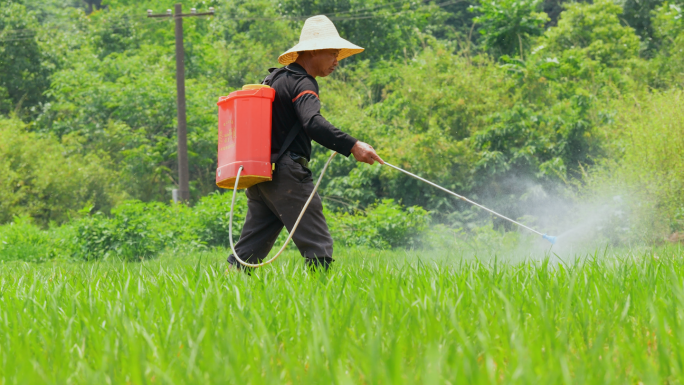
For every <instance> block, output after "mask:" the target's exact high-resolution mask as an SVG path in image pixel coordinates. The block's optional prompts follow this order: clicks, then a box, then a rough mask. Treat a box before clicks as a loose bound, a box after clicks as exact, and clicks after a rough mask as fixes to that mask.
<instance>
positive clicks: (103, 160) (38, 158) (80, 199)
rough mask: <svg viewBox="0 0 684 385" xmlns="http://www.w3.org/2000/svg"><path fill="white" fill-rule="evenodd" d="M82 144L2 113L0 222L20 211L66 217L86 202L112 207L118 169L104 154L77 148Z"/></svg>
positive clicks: (42, 217)
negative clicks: (30, 127) (111, 166)
mask: <svg viewBox="0 0 684 385" xmlns="http://www.w3.org/2000/svg"><path fill="white" fill-rule="evenodd" d="M78 146H79V143H67V142H64V141H59V140H58V139H56V138H55V137H53V136H51V135H39V134H37V133H34V132H29V131H28V130H27V129H26V125H25V124H24V123H22V122H21V121H18V120H15V119H0V223H4V222H7V221H9V220H11V219H12V217H13V216H22V215H28V216H31V217H32V218H34V219H35V220H36V222H37V223H38V224H40V225H42V226H47V225H48V224H49V223H50V222H51V221H54V222H57V223H62V222H65V221H67V220H68V219H69V217H70V216H72V215H74V214H76V213H77V211H78V210H80V209H81V208H82V207H83V205H84V204H91V205H94V206H95V208H96V209H97V210H102V211H107V210H109V208H110V207H111V206H112V204H113V203H114V202H116V200H117V199H118V196H119V190H118V185H117V181H116V172H114V171H111V170H108V169H107V168H106V167H105V166H104V165H105V164H107V161H108V158H107V156H106V155H102V154H99V153H91V154H88V155H85V156H83V155H80V154H77V153H74V150H75V148H76V147H78Z"/></svg>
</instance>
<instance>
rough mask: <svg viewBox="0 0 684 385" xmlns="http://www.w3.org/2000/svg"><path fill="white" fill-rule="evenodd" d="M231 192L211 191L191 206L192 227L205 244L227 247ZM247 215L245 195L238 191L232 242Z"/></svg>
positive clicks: (235, 238) (234, 240)
mask: <svg viewBox="0 0 684 385" xmlns="http://www.w3.org/2000/svg"><path fill="white" fill-rule="evenodd" d="M231 199H232V193H230V192H229V193H226V194H220V193H213V194H209V195H207V196H205V197H204V198H202V199H200V201H199V203H197V205H195V207H193V208H192V212H193V220H194V224H193V226H194V229H195V233H196V234H197V236H198V238H199V240H200V241H201V242H202V243H203V244H206V245H207V246H222V247H229V246H230V243H229V241H228V238H229V236H228V221H229V220H230V201H231ZM246 215H247V196H246V195H245V194H244V193H238V194H237V197H236V200H235V214H234V216H233V242H237V241H238V239H239V238H240V232H242V225H243V224H244V222H245V216H246Z"/></svg>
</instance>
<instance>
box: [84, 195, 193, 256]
mask: <svg viewBox="0 0 684 385" xmlns="http://www.w3.org/2000/svg"><path fill="white" fill-rule="evenodd" d="M191 224H192V214H191V209H190V208H189V207H187V206H185V205H170V206H169V205H165V204H163V203H159V202H154V203H143V202H138V201H129V202H125V203H123V204H122V205H120V206H118V207H116V208H115V209H113V210H112V215H111V217H107V216H105V215H104V214H102V213H100V212H98V213H96V214H95V215H92V216H88V217H85V218H83V219H81V220H79V221H78V223H77V225H76V242H75V243H76V247H75V252H74V256H75V257H78V258H82V259H86V260H91V259H100V258H109V257H118V258H122V259H124V260H136V259H143V258H150V257H153V256H155V255H156V254H157V253H159V252H160V251H162V250H164V249H165V248H167V247H174V246H177V245H191V246H197V245H199V244H200V243H199V242H198V240H197V239H196V237H195V236H194V234H193V231H192V230H193V229H192V227H191V226H187V225H191Z"/></svg>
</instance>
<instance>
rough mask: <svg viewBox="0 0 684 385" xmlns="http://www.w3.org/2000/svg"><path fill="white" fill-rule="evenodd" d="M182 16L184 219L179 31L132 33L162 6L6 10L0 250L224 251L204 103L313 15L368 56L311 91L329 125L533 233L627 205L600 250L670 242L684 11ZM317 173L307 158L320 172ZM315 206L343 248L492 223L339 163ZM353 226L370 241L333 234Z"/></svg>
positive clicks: (482, 5)
mask: <svg viewBox="0 0 684 385" xmlns="http://www.w3.org/2000/svg"><path fill="white" fill-rule="evenodd" d="M183 6H184V9H186V10H187V9H189V8H191V7H196V8H198V9H199V10H205V9H206V8H208V7H209V6H213V7H214V8H215V9H216V16H215V17H211V18H189V19H185V20H184V26H185V47H186V57H185V63H186V76H187V97H188V100H187V103H188V129H189V134H188V138H189V148H190V154H189V155H190V169H191V189H192V191H191V195H192V202H191V206H192V207H171V206H169V205H168V203H167V202H168V201H169V200H170V190H171V189H172V188H174V187H175V185H176V182H177V180H176V163H175V162H176V153H175V151H176V138H175V116H176V115H175V82H174V76H175V61H174V45H173V42H174V40H173V24H172V22H171V21H169V20H166V19H148V18H146V17H145V14H146V10H147V9H152V10H154V11H155V12H164V11H165V10H166V9H167V8H171V7H172V3H171V2H162V1H156V0H155V1H142V2H141V1H136V2H134V1H128V0H105V1H102V2H86V3H81V2H78V1H73V2H71V3H70V2H58V1H56V0H51V1H47V2H36V1H33V0H13V1H5V2H4V3H2V7H0V223H4V224H5V226H3V227H1V229H2V230H0V236H4V237H5V238H7V237H9V236H10V235H7V234H10V233H11V231H10V230H7V229H11V228H12V227H11V226H38V227H39V228H42V229H47V228H52V230H50V231H48V232H45V233H44V234H43V235H42V237H43V238H42V239H44V240H45V242H48V243H49V244H53V242H51V241H50V240H49V239H51V238H50V237H55V236H56V237H60V236H62V238H60V239H67V238H68V239H70V240H69V241H65V242H67V243H69V244H70V245H72V246H73V245H79V246H77V247H76V246H73V247H75V248H74V249H70V250H72V251H70V252H69V253H70V254H72V255H79V256H82V257H84V258H91V257H94V256H102V255H104V254H106V253H107V251H105V250H118V251H116V252H117V253H123V254H126V255H134V254H136V253H140V255H148V254H149V253H151V252H150V250H148V249H147V248H152V249H154V250H157V249H158V248H163V247H166V246H165V245H167V246H168V242H167V241H165V240H164V239H165V238H164V237H166V235H163V232H161V230H159V231H158V229H161V228H167V227H168V228H170V229H174V228H176V227H177V228H178V229H181V228H182V229H183V230H169V231H171V232H173V231H178V234H176V233H174V234H173V235H170V237H171V238H173V239H174V241H173V242H179V241H183V242H185V244H197V245H219V244H222V242H223V243H225V242H224V241H225V236H224V235H221V236H218V235H207V234H206V232H211V231H214V230H209V228H210V227H211V226H213V225H210V224H209V222H211V220H209V219H206V218H208V217H211V216H212V215H220V213H223V212H225V208H221V207H220V205H221V204H223V203H224V202H225V199H223V200H221V199H222V198H219V197H218V196H215V195H210V194H212V193H214V192H215V191H216V187H215V185H214V170H215V166H216V123H217V122H216V108H215V102H216V100H217V99H218V96H219V95H226V94H228V93H229V92H231V91H232V90H234V89H236V88H238V87H241V86H242V85H243V84H245V83H255V82H259V81H260V80H261V79H262V78H263V77H264V76H265V74H266V69H267V68H268V67H270V66H274V65H276V64H277V62H276V59H277V56H278V55H279V54H280V53H282V52H283V51H284V50H286V49H287V48H289V47H290V46H291V45H292V44H293V43H294V42H296V41H297V39H298V33H299V30H300V28H301V25H302V21H303V20H304V19H305V18H306V17H307V16H309V15H314V14H321V13H322V14H327V15H328V16H329V17H330V18H331V19H333V20H334V21H335V24H336V25H337V27H338V29H339V31H340V33H341V35H342V36H344V37H346V38H348V39H349V40H351V41H353V42H355V43H357V44H359V45H361V46H363V47H366V51H365V52H364V53H363V54H360V55H357V56H354V57H352V58H349V59H345V60H344V61H343V62H342V68H341V69H340V70H339V71H338V72H337V73H336V74H334V75H333V76H332V77H330V78H326V79H319V80H320V84H321V98H322V101H323V113H324V115H325V116H326V117H327V118H328V119H329V120H331V121H332V122H333V123H334V124H335V125H337V126H338V127H340V128H341V129H343V130H345V131H347V132H349V133H351V134H352V135H355V136H356V137H358V138H359V139H362V140H365V141H368V142H371V143H373V145H374V146H375V147H376V148H377V149H379V152H380V154H381V156H383V157H384V158H385V159H387V160H388V161H390V162H392V163H394V164H397V165H399V166H401V167H404V168H407V169H409V170H411V171H413V172H416V173H418V174H420V175H423V176H425V177H427V178H429V179H431V180H434V181H435V182H436V183H439V184H441V185H444V186H446V187H447V188H450V189H453V190H456V191H458V192H460V193H463V194H465V195H467V196H469V197H472V198H474V199H476V200H478V201H480V202H482V203H483V204H485V205H489V206H491V207H492V208H494V209H496V210H499V211H501V212H503V213H504V214H506V215H508V216H512V217H514V218H520V219H522V220H525V221H527V223H530V224H538V223H542V222H543V220H544V218H553V220H552V222H553V223H559V222H558V220H557V219H558V218H563V217H571V216H572V215H571V214H573V212H574V209H573V206H572V205H570V204H564V205H560V204H559V203H558V202H559V201H560V200H563V201H571V202H577V201H591V200H600V199H599V198H602V197H610V198H611V199H613V198H614V197H616V196H620V197H622V198H621V199H622V202H624V203H623V206H622V207H621V209H622V210H623V211H624V212H626V213H627V214H626V215H627V217H628V218H627V219H624V221H625V222H626V223H629V226H625V227H624V228H625V231H624V232H623V233H622V234H613V233H610V234H608V233H607V234H606V236H607V237H608V238H610V239H611V240H613V241H615V242H624V241H626V240H634V239H636V238H635V236H638V239H639V240H642V241H646V242H652V241H654V240H662V239H664V238H667V237H670V238H671V237H675V238H676V237H677V236H678V235H677V234H679V233H680V232H682V231H684V193H682V191H684V189H682V187H683V186H684V172H683V171H684V157H683V155H682V154H684V151H682V150H683V149H684V148H683V147H684V142H682V138H683V137H684V120H683V119H684V114H683V113H682V103H681V95H682V94H681V91H682V86H683V85H684V56H683V55H684V54H683V52H684V24H683V23H684V18H682V6H683V3H682V2H681V0H672V1H661V0H651V1H646V2H637V1H631V0H627V1H623V2H620V3H614V2H611V1H606V0H599V1H594V2H565V1H560V0H545V1H534V0H523V1H514V0H501V1H496V2H487V1H478V0H463V1H447V0H445V1H434V2H428V1H386V0H372V1H361V0H320V1H317V0H315V1H309V0H306V1H304V0H284V1H280V2H276V1H271V0H258V1H238V0H228V1H221V2H218V1H204V2H183ZM325 157H327V150H325V149H323V148H322V147H316V148H315V150H314V159H313V168H314V172H315V173H317V172H318V171H319V167H321V166H322V163H323V162H322V161H323V159H324V158H325ZM321 195H322V196H323V197H324V199H325V201H326V204H327V207H328V209H329V216H330V217H331V218H332V220H331V228H333V231H334V232H336V234H337V238H338V240H340V241H341V242H342V243H343V244H363V245H370V243H369V242H371V241H369V240H368V239H378V241H377V242H378V243H376V244H374V246H377V247H389V246H406V245H416V243H415V242H417V241H415V240H409V241H406V242H404V241H401V242H400V241H397V239H401V238H402V237H404V235H405V234H408V233H412V234H413V233H415V231H417V230H418V229H424V228H425V227H426V225H425V224H426V223H427V219H426V218H427V214H424V211H421V210H422V209H418V208H412V209H411V210H412V211H410V212H411V213H420V215H418V214H416V215H418V216H417V217H416V221H414V222H410V221H409V222H407V223H410V224H408V225H406V226H404V227H405V228H406V229H407V230H398V232H392V231H394V230H392V231H389V230H387V231H385V230H382V228H386V229H392V228H393V226H396V225H395V223H396V222H401V221H403V217H404V215H407V214H405V213H408V212H409V211H406V209H402V208H400V207H414V206H420V207H422V208H423V209H424V210H427V211H429V212H431V215H430V216H431V220H432V222H433V223H439V224H442V225H443V226H445V228H447V229H452V231H455V232H458V231H460V230H458V229H465V230H466V231H472V229H474V228H477V227H480V226H482V225H483V224H486V223H488V222H490V221H491V218H490V217H489V216H486V215H484V214H482V213H480V212H477V211H473V210H472V208H471V207H468V206H464V205H463V204H462V202H458V201H455V200H453V199H451V198H449V197H448V196H446V195H444V194H442V193H439V192H437V191H435V190H434V189H432V188H430V187H429V186H426V185H422V184H420V182H418V181H415V180H412V179H409V178H407V177H406V176H404V175H401V174H398V173H396V172H394V171H392V170H390V169H386V168H382V167H379V166H367V165H363V164H358V163H356V162H354V161H353V160H336V161H335V164H334V165H333V167H331V169H330V174H329V176H327V177H326V178H325V180H324V185H323V188H322V192H321ZM388 199H390V200H392V201H388ZM383 202H384V203H383ZM397 204H399V205H400V206H398V205H397ZM84 208H85V210H84ZM385 208H388V209H387V210H390V211H386V210H385ZM383 210H384V211H383ZM392 210H399V211H398V212H395V211H392ZM402 210H403V211H402ZM415 210H418V211H415ZM98 213H101V214H98ZM149 213H154V214H149ZM183 215H189V216H190V217H192V218H193V219H189V218H190V217H187V218H186V217H183ZM373 215H375V216H376V217H373ZM409 215H413V214H409ZM179 216H180V217H179ZM419 217H420V218H421V219H419ZM126 218H128V219H126ZM173 218H176V219H173ZM178 218H182V219H178ZM201 218H205V219H201ZM350 218H355V219H353V220H352V219H350ZM360 218H369V219H367V221H368V224H367V225H364V224H362V222H363V220H362V219H360ZM154 221H161V222H160V223H157V224H152V222H154ZM173 221H177V223H179V224H178V225H177V226H176V225H173V223H174V222H173ZM202 221H205V222H202ZM207 221H208V222H207ZM213 221H219V222H220V221H223V218H220V219H213ZM383 221H384V222H383ZM356 222H358V223H361V224H358V225H354V224H353V223H356ZM12 223H13V225H12ZM142 223H144V226H147V227H139V226H143V224H142ZM193 223H194V224H196V225H192V224H193ZM212 223H213V222H212ZM363 223H365V222H363ZM372 223H380V224H381V226H380V227H381V229H379V230H372V229H373V227H374V226H373V225H372ZM61 225H63V226H64V228H63V229H62V228H59V226H61ZM155 226H156V227H155ZM174 226H176V227H174ZM193 226H194V227H193ZM203 226H209V227H207V229H206V231H205V230H203V229H202V228H203ZM355 226H356V227H355ZM359 226H360V227H359ZM383 226H384V227H383ZM402 226H403V225H402ZM412 226H415V227H412ZM549 226H551V227H553V225H549ZM185 227H187V228H185ZM404 227H402V228H404ZM494 227H495V228H504V229H505V225H504V224H502V223H499V222H496V221H494ZM354 228H357V229H360V228H363V229H365V230H367V231H371V232H372V231H375V233H372V234H376V235H373V236H372V237H370V238H368V237H366V236H365V235H364V234H356V235H349V236H342V235H341V234H342V233H344V232H345V231H347V232H349V234H351V232H352V230H353V229H354ZM37 231H39V230H37ZM600 231H603V230H600ZM152 233H155V234H157V235H154V236H152V235H150V237H152V238H154V239H152V238H149V239H148V238H144V239H145V240H146V241H145V242H147V243H146V244H145V245H144V246H135V247H133V248H132V249H125V247H124V246H123V245H125V244H126V242H128V241H125V240H124V239H126V237H127V235H126V234H152ZM180 233H183V234H182V235H179V234H180ZM59 234H61V235H59ZM106 234H111V236H110V235H106ZM131 236H142V235H131ZM117 237H119V238H117ZM121 237H123V238H121ZM155 237H156V238H155ZM217 237H218V238H217ZM395 237H398V238H395ZM115 238H116V239H115ZM100 239H104V240H100ZM364 239H365V240H364ZM148 241H149V242H148ZM186 241H187V242H186ZM93 242H94V243H93ZM98 242H100V243H99V245H100V246H96V245H95V243H98ZM131 242H132V241H131ZM169 242H171V241H169ZM134 243H135V242H134ZM371 243H372V242H371ZM70 247H71V246H70ZM79 247H81V249H79ZM83 247H85V248H86V249H83ZM98 247H100V248H98ZM126 247H127V246H126ZM136 247H143V248H142V249H136ZM124 249H125V250H129V251H122V250H124ZM74 250H76V251H74ZM77 250H81V251H77ZM83 250H86V251H83ZM130 250H134V251H130ZM103 253H104V254H103ZM86 254H88V255H90V254H92V255H90V257H88V256H86Z"/></svg>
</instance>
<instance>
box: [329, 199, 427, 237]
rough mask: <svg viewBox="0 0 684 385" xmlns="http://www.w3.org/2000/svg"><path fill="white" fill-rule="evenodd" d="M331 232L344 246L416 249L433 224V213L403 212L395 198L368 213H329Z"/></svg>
mask: <svg viewBox="0 0 684 385" xmlns="http://www.w3.org/2000/svg"><path fill="white" fill-rule="evenodd" d="M325 216H326V218H327V219H328V225H329V226H330V232H331V234H332V236H333V239H335V241H336V242H339V243H341V244H343V245H345V246H369V247H375V248H380V249H387V248H391V247H412V246H417V242H418V239H419V238H420V236H421V235H422V233H423V231H425V230H426V229H427V227H428V224H429V223H430V214H429V213H428V212H427V211H425V210H424V209H422V208H421V207H418V206H412V207H408V208H406V210H404V209H403V207H402V206H401V205H399V204H397V203H395V202H394V200H392V199H384V200H383V201H382V202H380V203H376V204H373V205H371V206H370V207H369V208H368V209H367V210H366V211H365V212H364V211H357V212H355V213H354V214H349V213H342V214H334V213H331V212H326V214H325Z"/></svg>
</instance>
